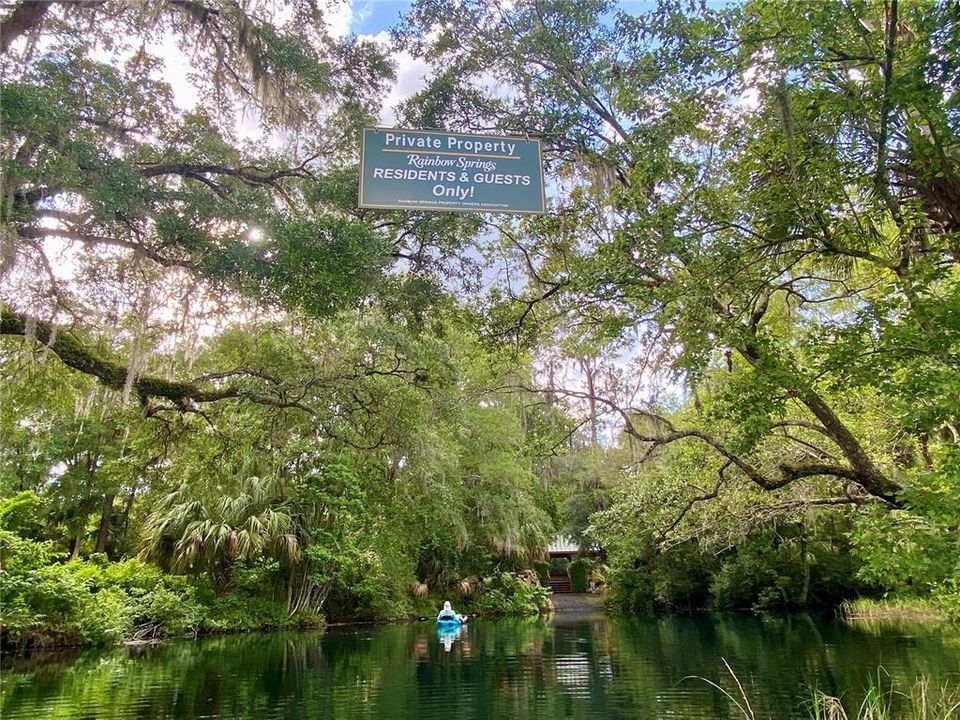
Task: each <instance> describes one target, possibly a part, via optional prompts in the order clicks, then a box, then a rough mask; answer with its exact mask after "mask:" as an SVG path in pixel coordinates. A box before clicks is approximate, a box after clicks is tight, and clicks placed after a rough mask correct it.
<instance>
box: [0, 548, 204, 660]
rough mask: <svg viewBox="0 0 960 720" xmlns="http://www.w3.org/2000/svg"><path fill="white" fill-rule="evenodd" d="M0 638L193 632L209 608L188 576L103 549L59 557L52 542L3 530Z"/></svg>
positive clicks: (63, 641) (106, 639)
mask: <svg viewBox="0 0 960 720" xmlns="http://www.w3.org/2000/svg"><path fill="white" fill-rule="evenodd" d="M0 553H2V557H3V561H4V568H3V570H4V571H3V572H2V573H0V611H2V615H0V638H2V640H3V642H4V644H7V645H14V646H20V647H23V646H30V645H75V644H86V645H102V644H106V643H114V642H119V641H121V640H123V639H125V638H131V637H132V638H148V637H149V638H154V637H165V636H174V635H183V634H187V633H195V632H196V630H197V629H198V628H199V627H200V626H201V625H202V622H203V616H204V614H205V611H204V608H203V606H202V605H201V604H200V603H199V602H198V601H197V599H196V591H195V589H194V588H193V586H192V585H191V584H190V583H189V581H188V580H187V579H186V578H184V577H182V576H174V575H165V574H164V573H163V572H162V571H161V570H160V569H159V568H158V567H156V566H154V565H150V564H148V563H144V562H141V561H139V560H125V561H123V562H119V563H110V562H109V560H108V559H107V557H106V556H105V555H93V556H91V558H90V559H89V560H71V561H70V562H68V563H64V564H56V561H57V560H58V559H59V558H60V557H61V555H60V554H58V553H57V552H55V551H54V550H53V546H52V544H51V543H46V542H35V541H33V540H26V539H24V538H21V537H18V536H16V535H14V534H13V533H9V532H4V531H0Z"/></svg>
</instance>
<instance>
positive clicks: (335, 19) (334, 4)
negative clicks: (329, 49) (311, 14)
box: [324, 0, 354, 38]
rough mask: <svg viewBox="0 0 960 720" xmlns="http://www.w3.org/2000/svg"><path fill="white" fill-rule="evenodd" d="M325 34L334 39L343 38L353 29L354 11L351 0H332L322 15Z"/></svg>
mask: <svg viewBox="0 0 960 720" xmlns="http://www.w3.org/2000/svg"><path fill="white" fill-rule="evenodd" d="M324 18H325V19H326V21H327V32H328V33H330V35H331V36H333V37H335V38H345V37H346V36H347V35H349V34H350V29H351V28H352V27H353V21H354V10H353V2H352V0H332V1H331V2H330V5H329V6H328V8H327V11H326V13H324Z"/></svg>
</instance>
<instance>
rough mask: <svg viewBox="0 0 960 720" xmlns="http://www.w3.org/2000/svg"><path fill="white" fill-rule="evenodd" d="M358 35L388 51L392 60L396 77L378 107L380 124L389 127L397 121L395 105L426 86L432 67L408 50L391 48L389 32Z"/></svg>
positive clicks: (431, 73) (382, 31)
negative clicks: (399, 50)
mask: <svg viewBox="0 0 960 720" xmlns="http://www.w3.org/2000/svg"><path fill="white" fill-rule="evenodd" d="M360 37H361V39H363V40H369V41H371V42H375V43H377V44H378V45H380V46H381V47H382V48H384V49H385V50H387V51H388V52H390V57H391V59H392V60H393V62H394V67H395V68H396V72H397V79H396V82H395V83H394V85H393V87H392V88H390V91H389V92H388V93H387V96H386V97H385V98H384V99H383V105H382V107H381V109H380V124H381V125H383V126H386V127H391V126H393V125H395V124H396V122H397V114H396V107H397V105H399V104H400V103H401V102H403V101H404V100H406V99H407V98H409V97H410V96H411V95H414V94H416V93H418V92H419V91H420V90H423V89H424V88H425V87H426V86H427V79H428V78H429V77H430V76H431V75H433V68H432V67H430V64H429V63H427V62H426V61H424V60H421V59H419V58H415V57H413V56H412V55H411V54H410V53H408V52H397V51H395V50H391V42H390V34H389V33H388V32H386V31H385V30H381V31H380V32H378V33H377V34H376V35H361V36H360Z"/></svg>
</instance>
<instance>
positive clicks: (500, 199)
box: [359, 128, 546, 214]
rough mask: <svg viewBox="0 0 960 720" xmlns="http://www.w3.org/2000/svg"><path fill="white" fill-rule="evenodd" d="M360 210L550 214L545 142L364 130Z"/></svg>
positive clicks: (420, 131) (483, 136)
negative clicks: (543, 152) (543, 155)
mask: <svg viewBox="0 0 960 720" xmlns="http://www.w3.org/2000/svg"><path fill="white" fill-rule="evenodd" d="M359 205H360V207H366V208H388V209H403V210H454V211H459V212H502V213H534V214H542V213H543V212H545V211H546V197H545V196H544V193H543V161H542V158H541V152H540V141H539V140H528V139H525V138H517V137H504V136H499V135H497V136H494V135H464V134H462V133H446V132H440V131H435V130H400V129H397V128H364V129H363V142H362V143H361V147H360V202H359Z"/></svg>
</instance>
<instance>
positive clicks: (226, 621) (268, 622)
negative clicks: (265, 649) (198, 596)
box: [203, 593, 323, 632]
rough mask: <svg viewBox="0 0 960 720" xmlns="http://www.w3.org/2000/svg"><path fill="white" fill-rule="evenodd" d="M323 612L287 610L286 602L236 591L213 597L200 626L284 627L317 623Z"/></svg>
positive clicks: (237, 628) (234, 629)
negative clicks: (292, 611) (291, 611)
mask: <svg viewBox="0 0 960 720" xmlns="http://www.w3.org/2000/svg"><path fill="white" fill-rule="evenodd" d="M320 625H323V616H322V615H318V614H317V613H314V612H312V611H305V612H302V613H298V614H296V615H294V616H292V617H291V616H290V615H288V614H287V606H286V603H283V602H278V601H275V600H268V599H266V598H262V597H255V596H250V595H244V594H240V593H235V594H232V595H225V596H223V597H219V598H217V599H216V600H214V601H213V605H212V607H210V608H209V609H208V612H207V616H206V617H205V618H204V620H203V629H204V630H207V631H210V632H237V631H249V630H274V629H283V628H301V627H319V626H320Z"/></svg>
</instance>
